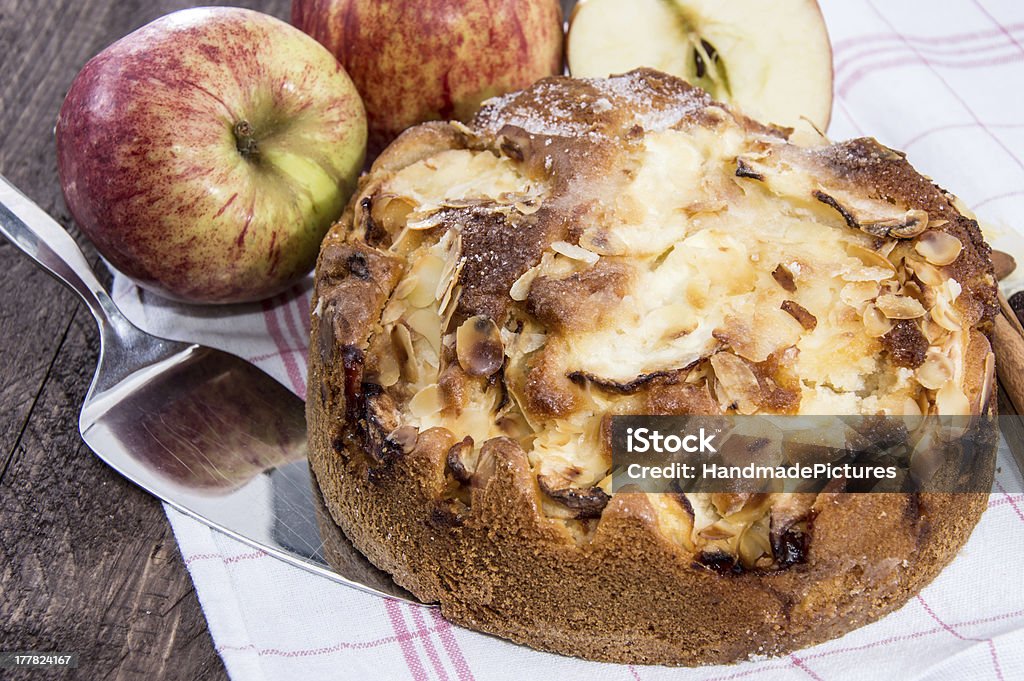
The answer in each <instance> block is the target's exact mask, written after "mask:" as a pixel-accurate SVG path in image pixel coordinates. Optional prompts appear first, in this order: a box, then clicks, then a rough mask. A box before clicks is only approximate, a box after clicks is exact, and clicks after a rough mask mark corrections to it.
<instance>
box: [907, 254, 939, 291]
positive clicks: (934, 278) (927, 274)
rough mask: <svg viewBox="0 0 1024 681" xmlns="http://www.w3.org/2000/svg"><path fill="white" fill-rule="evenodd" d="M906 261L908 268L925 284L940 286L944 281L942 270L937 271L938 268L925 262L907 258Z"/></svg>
mask: <svg viewBox="0 0 1024 681" xmlns="http://www.w3.org/2000/svg"><path fill="white" fill-rule="evenodd" d="M906 263H907V267H908V268H910V270H911V271H913V273H914V274H915V275H917V278H918V279H920V280H921V283H922V284H924V285H926V286H942V284H943V283H944V282H945V281H946V278H945V277H944V276H942V272H939V270H938V269H936V268H935V267H933V266H932V265H929V264H928V263H926V262H923V261H920V260H914V259H913V258H907V260H906Z"/></svg>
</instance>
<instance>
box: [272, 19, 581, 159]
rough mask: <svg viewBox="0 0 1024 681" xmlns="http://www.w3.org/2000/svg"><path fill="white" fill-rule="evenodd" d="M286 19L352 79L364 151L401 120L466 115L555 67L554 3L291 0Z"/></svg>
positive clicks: (382, 142)
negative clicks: (364, 123) (366, 136)
mask: <svg viewBox="0 0 1024 681" xmlns="http://www.w3.org/2000/svg"><path fill="white" fill-rule="evenodd" d="M292 23H293V24H294V25H295V26H297V27H298V28H300V29H302V30H303V31H305V32H306V33H308V34H309V35H311V36H313V37H314V38H316V39H317V40H318V41H320V42H321V43H323V45H324V46H326V47H327V49H329V50H330V51H331V52H332V53H333V54H334V56H335V57H337V58H338V61H340V62H341V63H342V65H343V66H344V67H345V70H346V71H348V74H349V75H350V76H351V77H352V80H353V81H355V84H356V88H357V89H358V90H359V92H360V94H361V95H362V97H363V102H364V103H365V105H366V114H367V118H368V120H369V127H370V141H369V152H370V155H371V158H372V157H375V156H376V155H377V153H379V152H380V151H381V150H382V149H383V148H384V147H385V146H387V144H388V143H389V142H391V140H393V139H394V138H395V137H397V136H398V134H399V133H400V132H402V131H403V130H405V129H406V128H408V127H410V126H413V125H416V124H417V123H422V122H423V121H428V120H437V119H442V120H443V119H452V118H456V119H459V120H463V121H465V120H467V119H468V118H469V117H470V116H472V114H473V113H474V112H475V111H476V109H477V108H478V107H479V106H480V103H481V102H482V101H484V100H485V99H488V98H489V97H493V96H495V95H500V94H504V93H506V92H511V91H513V90H519V89H521V88H524V87H526V86H528V85H532V84H533V82H534V81H535V80H537V79H538V78H542V77H544V76H551V75H556V74H560V73H561V72H562V44H563V33H562V10H561V6H560V5H559V2H558V0H497V1H495V0H416V1H415V2H412V1H407V2H380V1H379V0H293V2H292Z"/></svg>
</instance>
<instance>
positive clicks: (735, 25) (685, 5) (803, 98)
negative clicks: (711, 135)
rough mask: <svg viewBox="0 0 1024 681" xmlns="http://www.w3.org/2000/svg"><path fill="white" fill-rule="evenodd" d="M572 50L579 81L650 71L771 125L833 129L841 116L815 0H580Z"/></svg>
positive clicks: (571, 64) (572, 69)
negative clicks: (835, 112)
mask: <svg viewBox="0 0 1024 681" xmlns="http://www.w3.org/2000/svg"><path fill="white" fill-rule="evenodd" d="M566 51H567V55H568V62H569V72H570V73H571V74H572V75H573V76H577V77H605V76H608V75H611V74H615V73H624V72H626V71H629V70H630V69H633V68H637V67H639V66H649V67H651V68H655V69H658V70H661V71H665V72H666V73H671V74H673V75H676V76H679V77H681V78H685V79H686V80H687V81H688V82H690V83H691V84H693V85H697V86H700V87H702V88H703V89H705V90H707V91H708V92H709V93H710V94H711V96H713V97H714V98H716V99H718V100H721V101H724V102H727V103H730V104H735V105H737V106H738V107H739V108H740V109H742V110H743V112H744V113H747V114H748V115H750V116H752V117H754V118H757V119H758V120H761V121H765V122H770V123H775V124H778V125H784V126H791V127H797V128H800V127H803V126H802V124H801V123H802V121H803V119H806V120H807V121H809V122H810V123H811V124H813V126H814V127H816V128H817V129H818V130H821V131H824V130H825V128H826V127H827V126H828V122H829V118H830V117H831V113H832V46H831V44H830V43H829V38H828V31H827V30H826V28H825V21H824V19H823V18H822V15H821V10H820V8H819V7H818V3H817V2H815V0H773V1H772V2H765V1H764V0H630V2H623V1H622V0H581V2H580V3H579V4H577V5H576V9H575V11H574V12H573V14H572V18H571V19H570V24H569V37H568V39H567V45H566Z"/></svg>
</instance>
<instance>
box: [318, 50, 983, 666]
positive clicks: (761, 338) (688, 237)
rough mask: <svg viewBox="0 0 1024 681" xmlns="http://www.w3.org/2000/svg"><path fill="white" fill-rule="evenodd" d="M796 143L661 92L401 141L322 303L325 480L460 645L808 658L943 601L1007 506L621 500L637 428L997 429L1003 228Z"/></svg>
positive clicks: (331, 271) (362, 206)
mask: <svg viewBox="0 0 1024 681" xmlns="http://www.w3.org/2000/svg"><path fill="white" fill-rule="evenodd" d="M789 132H790V131H789V130H786V129H780V128H778V127H775V126H771V125H764V124H761V123H758V122H756V121H754V120H751V119H750V118H747V117H745V116H743V115H742V114H741V113H739V112H737V111H735V110H733V109H731V108H730V107H728V106H725V105H723V104H720V103H718V102H716V101H713V100H712V99H711V98H710V97H709V96H708V95H707V94H706V93H704V92H703V91H702V90H700V89H697V88H695V87H692V86H690V85H688V84H687V83H685V82H684V81H682V80H680V79H677V78H675V77H672V76H668V75H665V74H662V73H659V72H657V71H652V70H646V69H641V70H636V71H632V72H630V73H627V74H625V75H621V76H615V77H612V78H607V79H594V80H590V79H570V78H563V77H555V78H548V79H544V80H541V81H539V82H538V83H536V84H535V85H533V86H532V87H530V88H528V89H526V90H523V91H521V92H517V93H513V94H509V95H505V96H503V97H500V98H497V99H493V100H489V101H488V102H486V103H485V104H484V106H483V107H482V109H481V110H480V111H479V113H478V114H477V115H476V117H475V119H474V120H473V121H472V123H470V124H469V125H463V124H460V123H427V124H424V125H421V126H418V127H415V128H412V129H410V130H409V131H407V132H405V133H404V134H403V135H402V136H401V137H400V138H399V139H398V140H397V141H395V142H394V143H393V144H392V145H391V146H390V147H389V148H388V149H387V150H386V151H385V152H384V153H383V154H382V155H381V156H380V157H379V158H378V159H377V161H376V163H374V165H373V167H372V169H371V170H370V172H369V173H368V174H366V175H365V176H364V177H363V178H362V180H361V184H360V187H359V189H358V190H357V192H356V194H355V195H354V197H353V199H352V201H351V203H350V205H349V206H348V209H347V211H346V213H345V214H344V215H343V217H342V219H341V220H340V222H338V223H337V224H336V225H335V226H334V227H333V228H332V230H331V231H330V233H329V234H328V236H327V237H326V238H325V240H324V242H323V245H322V249H321V252H320V258H319V262H318V265H317V269H316V284H315V291H314V294H313V299H312V317H311V320H312V341H311V346H310V377H309V392H308V397H307V409H308V421H309V437H310V464H311V466H312V468H313V471H314V472H315V477H316V481H317V484H318V485H319V487H320V489H321V490H322V492H323V496H324V498H325V500H326V504H327V507H328V508H329V509H330V512H331V515H332V517H333V520H334V521H335V522H336V523H337V524H338V525H339V526H340V527H341V528H342V529H343V530H344V532H345V533H346V534H347V535H348V537H349V538H351V540H352V541H353V543H354V544H355V546H356V547H357V548H358V549H359V550H360V551H362V552H363V553H364V554H365V555H366V556H367V557H368V558H369V559H370V560H371V561H372V562H373V563H374V564H375V565H377V566H379V567H380V568H382V569H384V570H386V571H388V572H389V573H391V574H392V575H393V576H394V579H395V580H396V581H397V582H398V583H399V584H400V585H402V586H403V587H405V588H407V589H408V590H410V591H411V592H412V593H414V594H416V596H418V597H419V598H420V599H422V600H423V601H426V602H437V603H439V604H440V607H441V611H442V612H443V613H444V615H445V616H446V617H447V618H448V619H450V620H451V621H453V622H456V623H458V624H461V625H464V626H466V627H469V628H471V629H476V630H480V631H484V632H488V633H491V634H495V635H498V636H502V637H505V638H508V639H511V640H513V641H517V642H520V643H524V644H527V645H529V646H533V647H535V648H539V649H543V650H549V651H555V652H558V653H563V654H566V655H574V656H580V657H585V658H590V659H595V660H606V661H613V662H630V663H657V664H673V665H698V664H710V663H725V662H732V661H736V660H741V659H745V658H748V657H750V656H754V655H775V654H780V653H784V652H786V651H790V650H793V649H796V648H800V647H804V646H808V645H811V644H814V643H817V642H820V641H824V640H826V639H829V638H833V637H836V636H839V635H841V634H843V633H845V632H847V631H849V630H851V629H853V628H855V627H858V626H861V625H863V624H865V623H868V622H871V621H872V620H875V619H877V618H879V617H880V616H882V615H884V614H885V613H888V612H890V611H892V610H893V609H895V608H897V607H899V606H900V605H902V604H903V603H904V602H905V601H906V600H907V599H908V598H910V597H911V596H912V595H913V594H915V593H917V591H918V590H920V589H921V588H922V587H923V586H924V585H925V584H927V583H928V582H929V581H930V580H931V579H932V578H934V577H935V575H936V574H937V573H938V571H939V570H941V569H942V567H943V566H945V565H946V564H947V563H948V562H949V561H950V560H951V559H952V558H953V556H954V555H955V553H956V552H957V550H958V549H959V548H960V547H961V546H962V545H963V543H964V542H965V541H966V539H967V537H968V535H969V534H970V532H971V530H972V528H973V527H974V525H975V524H976V522H977V520H978V518H979V516H980V515H981V512H982V510H983V509H984V508H985V502H986V498H987V497H986V495H984V494H981V493H970V494H939V493H931V492H921V493H893V494H852V493H844V492H837V491H823V492H821V493H817V494H796V493H772V494H724V493H723V494H684V493H679V494H650V495H646V494H624V493H614V491H613V490H612V488H611V486H610V476H609V471H610V466H611V461H610V448H609V447H610V446H609V442H608V439H609V433H608V426H607V424H608V421H609V418H610V416H611V415H613V414H652V415H688V414H865V415H875V414H910V415H913V414H936V413H938V414H950V415H986V414H989V413H991V411H992V409H993V404H994V391H993V382H994V378H993V371H994V356H993V353H992V349H991V345H990V343H989V340H988V337H987V333H988V329H989V326H990V324H991V320H992V317H993V314H994V313H995V310H996V289H995V281H994V278H993V274H992V267H991V263H990V257H989V248H988V246H987V245H986V244H985V242H984V241H983V239H982V237H981V234H980V231H979V229H978V225H977V224H976V222H975V221H973V220H972V219H969V218H967V217H965V216H964V215H962V214H961V212H960V211H959V210H958V209H957V207H956V205H957V204H956V201H955V199H954V198H953V197H952V196H951V195H950V194H948V193H946V192H945V191H943V190H942V189H940V188H939V187H937V186H936V185H935V184H933V183H932V182H931V181H930V180H928V179H927V178H925V177H923V176H921V175H920V174H918V173H917V172H916V171H915V170H914V169H913V168H912V167H911V166H910V164H909V163H908V162H907V160H906V159H905V158H904V155H903V154H901V153H900V152H897V151H893V150H891V149H888V148H886V147H884V146H882V145H881V144H879V143H878V142H876V141H874V140H873V139H866V138H865V139H856V140H852V141H848V142H842V143H836V144H830V143H828V142H827V141H826V140H824V139H822V140H821V142H820V144H818V145H817V146H814V145H807V144H804V145H802V146H798V145H796V144H794V143H791V142H790V141H788V135H789Z"/></svg>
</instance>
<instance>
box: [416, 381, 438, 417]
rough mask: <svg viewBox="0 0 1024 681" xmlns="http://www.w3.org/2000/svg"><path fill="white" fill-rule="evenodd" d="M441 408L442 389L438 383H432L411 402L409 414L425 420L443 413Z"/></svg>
mask: <svg viewBox="0 0 1024 681" xmlns="http://www.w3.org/2000/svg"><path fill="white" fill-rule="evenodd" d="M441 406H442V405H441V389H440V388H439V387H438V385H437V383H431V384H430V385H428V386H427V387H425V388H423V389H422V390H420V391H419V392H417V393H416V394H415V395H413V396H412V399H411V400H409V413H411V414H412V415H413V416H415V417H416V418H425V417H427V416H433V415H434V414H436V413H437V412H439V411H441Z"/></svg>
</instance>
